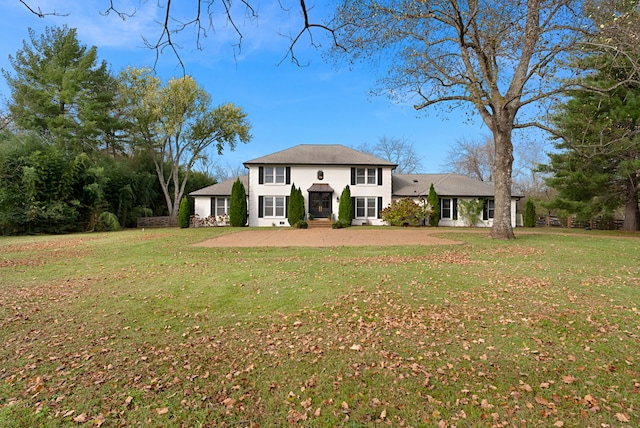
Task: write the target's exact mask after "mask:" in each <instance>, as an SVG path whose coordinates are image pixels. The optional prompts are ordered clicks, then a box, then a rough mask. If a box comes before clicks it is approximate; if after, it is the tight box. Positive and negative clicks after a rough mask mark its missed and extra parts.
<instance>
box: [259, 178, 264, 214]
mask: <svg viewBox="0 0 640 428" xmlns="http://www.w3.org/2000/svg"><path fill="white" fill-rule="evenodd" d="M261 168H262V167H261ZM262 217H264V196H258V218H262Z"/></svg>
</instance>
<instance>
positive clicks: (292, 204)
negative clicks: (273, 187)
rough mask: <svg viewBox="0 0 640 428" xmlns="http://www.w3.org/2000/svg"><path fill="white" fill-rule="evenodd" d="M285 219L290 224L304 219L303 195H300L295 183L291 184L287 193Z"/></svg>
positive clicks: (300, 191)
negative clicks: (287, 204)
mask: <svg viewBox="0 0 640 428" xmlns="http://www.w3.org/2000/svg"><path fill="white" fill-rule="evenodd" d="M287 219H288V220H289V225H290V226H295V225H296V224H297V223H298V222H300V221H303V220H304V196H302V190H301V189H300V188H296V185H295V184H292V185H291V192H290V193H289V207H288V212H287Z"/></svg>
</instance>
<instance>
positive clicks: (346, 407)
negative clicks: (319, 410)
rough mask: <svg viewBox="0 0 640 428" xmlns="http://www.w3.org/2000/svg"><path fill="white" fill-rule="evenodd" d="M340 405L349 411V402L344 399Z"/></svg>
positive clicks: (346, 411) (345, 410)
mask: <svg viewBox="0 0 640 428" xmlns="http://www.w3.org/2000/svg"><path fill="white" fill-rule="evenodd" d="M340 407H342V411H343V412H345V413H349V405H348V404H347V402H346V401H343V402H342V404H340Z"/></svg>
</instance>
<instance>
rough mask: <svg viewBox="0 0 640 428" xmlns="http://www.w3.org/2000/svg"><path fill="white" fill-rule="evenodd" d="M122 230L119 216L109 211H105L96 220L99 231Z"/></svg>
mask: <svg viewBox="0 0 640 428" xmlns="http://www.w3.org/2000/svg"><path fill="white" fill-rule="evenodd" d="M118 230H120V222H119V221H118V216H116V215H115V214H114V213H110V212H108V211H105V212H103V213H102V214H100V216H99V217H98V221H97V222H96V231H97V232H115V231H118Z"/></svg>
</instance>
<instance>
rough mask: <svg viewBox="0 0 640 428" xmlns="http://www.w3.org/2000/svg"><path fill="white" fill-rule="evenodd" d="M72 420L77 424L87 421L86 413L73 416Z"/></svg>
mask: <svg viewBox="0 0 640 428" xmlns="http://www.w3.org/2000/svg"><path fill="white" fill-rule="evenodd" d="M73 422H77V423H79V424H83V423H85V422H87V414H86V413H82V414H80V415H78V416H76V417H75V418H73Z"/></svg>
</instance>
